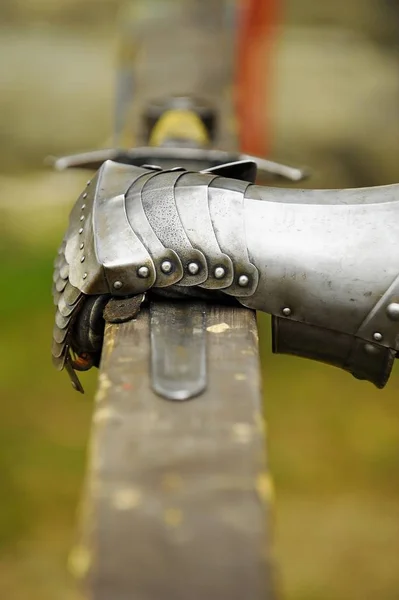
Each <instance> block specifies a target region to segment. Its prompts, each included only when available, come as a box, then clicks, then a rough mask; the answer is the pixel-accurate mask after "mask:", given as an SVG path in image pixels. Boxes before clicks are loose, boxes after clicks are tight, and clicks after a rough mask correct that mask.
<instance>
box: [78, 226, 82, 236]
mask: <svg viewBox="0 0 399 600" xmlns="http://www.w3.org/2000/svg"><path fill="white" fill-rule="evenodd" d="M82 233H83V227H81V228H80V229H79V235H81V234H82Z"/></svg>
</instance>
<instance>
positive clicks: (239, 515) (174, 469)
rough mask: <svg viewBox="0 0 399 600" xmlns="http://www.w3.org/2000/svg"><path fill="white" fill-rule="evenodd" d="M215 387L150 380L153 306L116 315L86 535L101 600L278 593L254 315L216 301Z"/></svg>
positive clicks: (86, 556)
mask: <svg viewBox="0 0 399 600" xmlns="http://www.w3.org/2000/svg"><path fill="white" fill-rule="evenodd" d="M206 319H207V322H206V328H207V352H208V382H209V383H208V388H207V391H206V392H205V393H204V394H203V395H202V396H200V397H198V398H195V399H192V400H189V401H187V402H171V401H167V400H164V399H162V398H160V397H158V396H157V395H155V394H154V393H153V392H152V390H151V388H150V382H149V364H150V344H149V312H148V309H147V310H144V311H142V312H141V313H140V314H139V316H138V318H137V320H134V321H131V322H128V323H124V324H119V325H107V326H106V334H105V344H104V351H103V359H102V365H101V373H100V377H99V388H98V392H97V396H96V403H95V410H94V415H93V430H92V439H91V453H90V460H89V466H88V476H87V484H86V491H85V498H84V503H83V507H84V511H83V518H82V538H81V544H80V545H79V546H78V547H77V549H76V550H75V552H74V553H73V557H72V563H71V564H72V566H73V568H74V570H75V573H76V574H79V575H80V576H82V577H83V581H84V590H85V592H86V595H85V597H87V598H90V599H92V600H111V599H112V600H133V598H134V599H136V598H137V600H163V599H165V600H204V599H205V598H206V599H208V600H243V599H244V598H248V599H251V600H266V599H268V600H270V599H271V598H272V597H274V596H273V595H272V584H271V573H270V555H269V551H270V540H269V534H268V529H267V518H268V503H269V499H270V493H271V485H270V479H269V476H268V474H267V470H266V454H265V431H264V421H263V416H262V403H261V382H260V370H259V356H258V333H257V327H256V320H255V314H254V313H253V312H252V311H250V310H247V309H244V308H232V307H223V306H210V307H208V309H207V314H206Z"/></svg>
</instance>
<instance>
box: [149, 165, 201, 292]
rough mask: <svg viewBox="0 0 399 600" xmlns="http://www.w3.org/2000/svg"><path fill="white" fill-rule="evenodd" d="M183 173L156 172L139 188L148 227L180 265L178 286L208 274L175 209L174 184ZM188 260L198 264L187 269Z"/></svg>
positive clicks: (199, 252)
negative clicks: (194, 270)
mask: <svg viewBox="0 0 399 600" xmlns="http://www.w3.org/2000/svg"><path fill="white" fill-rule="evenodd" d="M181 176H182V173H181V172H179V171H177V172H176V171H174V172H162V173H157V174H156V175H155V176H154V177H152V178H151V179H149V180H148V181H147V182H146V183H145V185H144V187H143V190H142V194H141V198H142V204H143V208H144V212H145V214H146V217H147V219H148V221H149V222H150V224H151V227H152V228H153V230H154V231H155V233H156V235H157V236H158V238H159V239H160V240H161V242H162V244H163V245H164V246H165V247H166V248H171V249H172V250H174V251H175V252H176V253H177V254H178V256H179V258H180V260H181V263H182V265H183V277H182V279H181V280H180V281H179V285H181V286H193V285H199V284H200V283H203V282H204V281H206V279H207V277H208V267H207V264H206V260H205V256H204V254H203V253H202V252H201V251H200V250H197V249H195V248H193V246H192V245H191V243H190V240H189V238H188V237H187V233H186V231H185V229H184V227H183V224H182V221H181V219H180V217H179V213H178V211H177V207H176V202H175V195H174V188H175V185H176V182H177V181H178V179H179V178H180V177H181ZM190 263H197V264H198V267H199V269H198V271H196V273H192V272H191V271H189V270H188V265H189V264H190Z"/></svg>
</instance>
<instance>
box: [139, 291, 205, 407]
mask: <svg viewBox="0 0 399 600" xmlns="http://www.w3.org/2000/svg"><path fill="white" fill-rule="evenodd" d="M150 332H151V385H152V388H153V390H154V391H155V393H157V394H159V395H160V396H162V397H163V398H166V399H168V400H179V401H183V400H189V399H190V398H193V397H195V396H198V395H199V394H200V393H201V392H203V391H204V390H205V388H206V329H205V306H204V304H203V303H201V302H190V303H189V304H188V303H186V302H177V303H176V302H173V303H169V302H165V303H164V302H152V303H151V313H150Z"/></svg>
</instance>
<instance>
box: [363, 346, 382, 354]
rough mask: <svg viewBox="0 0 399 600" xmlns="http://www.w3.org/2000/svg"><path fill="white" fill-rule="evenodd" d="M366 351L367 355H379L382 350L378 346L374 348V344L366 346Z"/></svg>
mask: <svg viewBox="0 0 399 600" xmlns="http://www.w3.org/2000/svg"><path fill="white" fill-rule="evenodd" d="M364 351H365V352H367V354H378V353H379V351H380V349H379V348H377V346H374V345H373V344H366V345H365V346H364Z"/></svg>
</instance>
